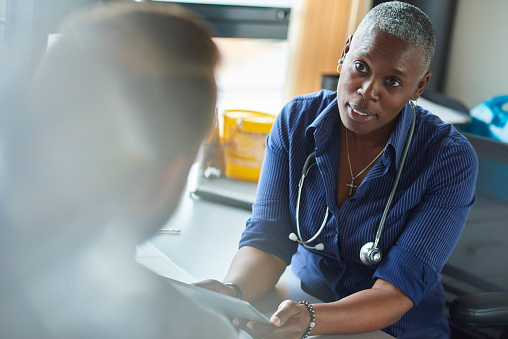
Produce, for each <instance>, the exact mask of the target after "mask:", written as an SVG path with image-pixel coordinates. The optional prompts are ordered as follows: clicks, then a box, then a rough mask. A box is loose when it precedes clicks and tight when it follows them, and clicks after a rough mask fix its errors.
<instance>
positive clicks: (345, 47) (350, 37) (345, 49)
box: [340, 35, 353, 59]
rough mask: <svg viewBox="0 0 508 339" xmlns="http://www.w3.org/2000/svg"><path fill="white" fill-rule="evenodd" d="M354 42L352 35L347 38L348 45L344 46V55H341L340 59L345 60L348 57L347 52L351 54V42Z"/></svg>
mask: <svg viewBox="0 0 508 339" xmlns="http://www.w3.org/2000/svg"><path fill="white" fill-rule="evenodd" d="M352 40H353V36H352V35H350V36H349V37H348V38H347V41H346V44H345V45H344V48H343V49H342V53H341V54H340V58H341V59H344V58H345V57H346V54H347V52H349V48H350V47H351V41H352Z"/></svg>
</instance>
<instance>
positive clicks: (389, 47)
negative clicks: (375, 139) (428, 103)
mask: <svg viewBox="0 0 508 339" xmlns="http://www.w3.org/2000/svg"><path fill="white" fill-rule="evenodd" d="M434 49H435V32H434V28H433V26H432V23H431V21H430V19H429V18H428V17H427V15H426V14H425V13H423V12H422V11H421V10H419V9H418V8H417V7H415V6H412V5H409V4H407V3H403V2H398V1H392V2H386V3H382V4H380V5H378V6H376V7H374V8H373V9H372V10H371V11H370V12H369V13H368V14H367V15H366V16H365V18H364V19H363V20H362V22H361V23H360V25H359V26H358V29H357V30H356V32H355V34H354V36H352V37H350V38H349V39H348V41H347V42H346V45H345V46H344V50H343V52H342V56H341V58H342V59H343V61H344V63H343V66H342V69H341V74H340V78H339V85H338V88H337V93H338V105H339V111H340V114H341V118H342V121H343V123H344V125H345V126H346V128H348V129H350V130H352V131H353V132H356V133H359V134H368V133H371V132H383V133H384V132H387V133H391V130H393V127H394V124H395V122H396V120H395V118H396V117H397V116H398V114H399V113H400V111H401V110H402V108H403V107H404V105H405V104H406V103H407V102H408V101H409V100H410V99H412V100H416V99H418V97H419V96H420V94H421V93H422V92H423V90H424V88H425V86H426V85H427V83H428V81H429V80H430V76H431V74H430V73H429V72H428V68H429V65H430V62H431V59H432V56H433V54H434ZM385 134H386V133H385Z"/></svg>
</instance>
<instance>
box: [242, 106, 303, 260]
mask: <svg viewBox="0 0 508 339" xmlns="http://www.w3.org/2000/svg"><path fill="white" fill-rule="evenodd" d="M290 111H291V108H290V105H287V106H286V107H284V109H283V110H282V111H281V113H280V114H279V115H278V117H277V119H276V121H275V123H274V125H273V127H272V131H271V132H270V134H269V136H268V138H267V140H266V150H265V157H264V160H263V165H262V167H261V174H260V177H259V183H258V190H257V194H256V202H255V203H254V205H253V207H252V217H251V218H250V219H249V220H247V225H246V229H245V231H244V232H243V235H242V239H241V241H240V245H239V246H240V247H242V246H252V247H255V248H258V249H260V250H262V251H265V252H269V253H271V254H273V255H276V256H277V257H279V258H281V259H283V260H285V261H286V262H287V263H288V264H289V263H290V262H291V257H292V256H293V254H294V253H295V252H296V249H297V243H296V242H294V241H291V240H290V239H289V234H290V233H291V232H292V231H291V216H290V208H289V201H290V198H289V175H290V173H289V171H290V169H289V156H288V151H287V150H288V148H289V134H290V133H289V127H288V120H289V119H288V117H289V115H290Z"/></svg>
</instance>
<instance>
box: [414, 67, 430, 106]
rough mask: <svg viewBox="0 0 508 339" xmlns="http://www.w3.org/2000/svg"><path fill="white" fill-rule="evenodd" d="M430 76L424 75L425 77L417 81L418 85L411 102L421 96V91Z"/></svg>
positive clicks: (428, 73) (428, 74)
mask: <svg viewBox="0 0 508 339" xmlns="http://www.w3.org/2000/svg"><path fill="white" fill-rule="evenodd" d="M431 75H432V74H431V73H430V72H427V73H425V75H424V76H423V77H422V78H421V79H420V80H419V81H418V85H417V86H416V90H415V92H414V93H413V96H411V100H413V101H416V100H418V98H419V97H420V95H422V92H423V90H424V89H425V87H426V86H427V84H428V83H429V80H430V76H431Z"/></svg>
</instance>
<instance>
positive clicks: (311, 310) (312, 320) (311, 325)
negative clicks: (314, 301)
mask: <svg viewBox="0 0 508 339" xmlns="http://www.w3.org/2000/svg"><path fill="white" fill-rule="evenodd" d="M298 303H299V304H300V305H305V306H306V307H307V309H308V310H309V313H310V323H309V327H307V331H305V333H304V334H303V335H302V339H305V338H307V337H308V336H309V334H310V331H312V329H313V328H314V326H316V315H315V313H314V307H312V305H311V304H310V303H309V302H308V301H300V302H298Z"/></svg>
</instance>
